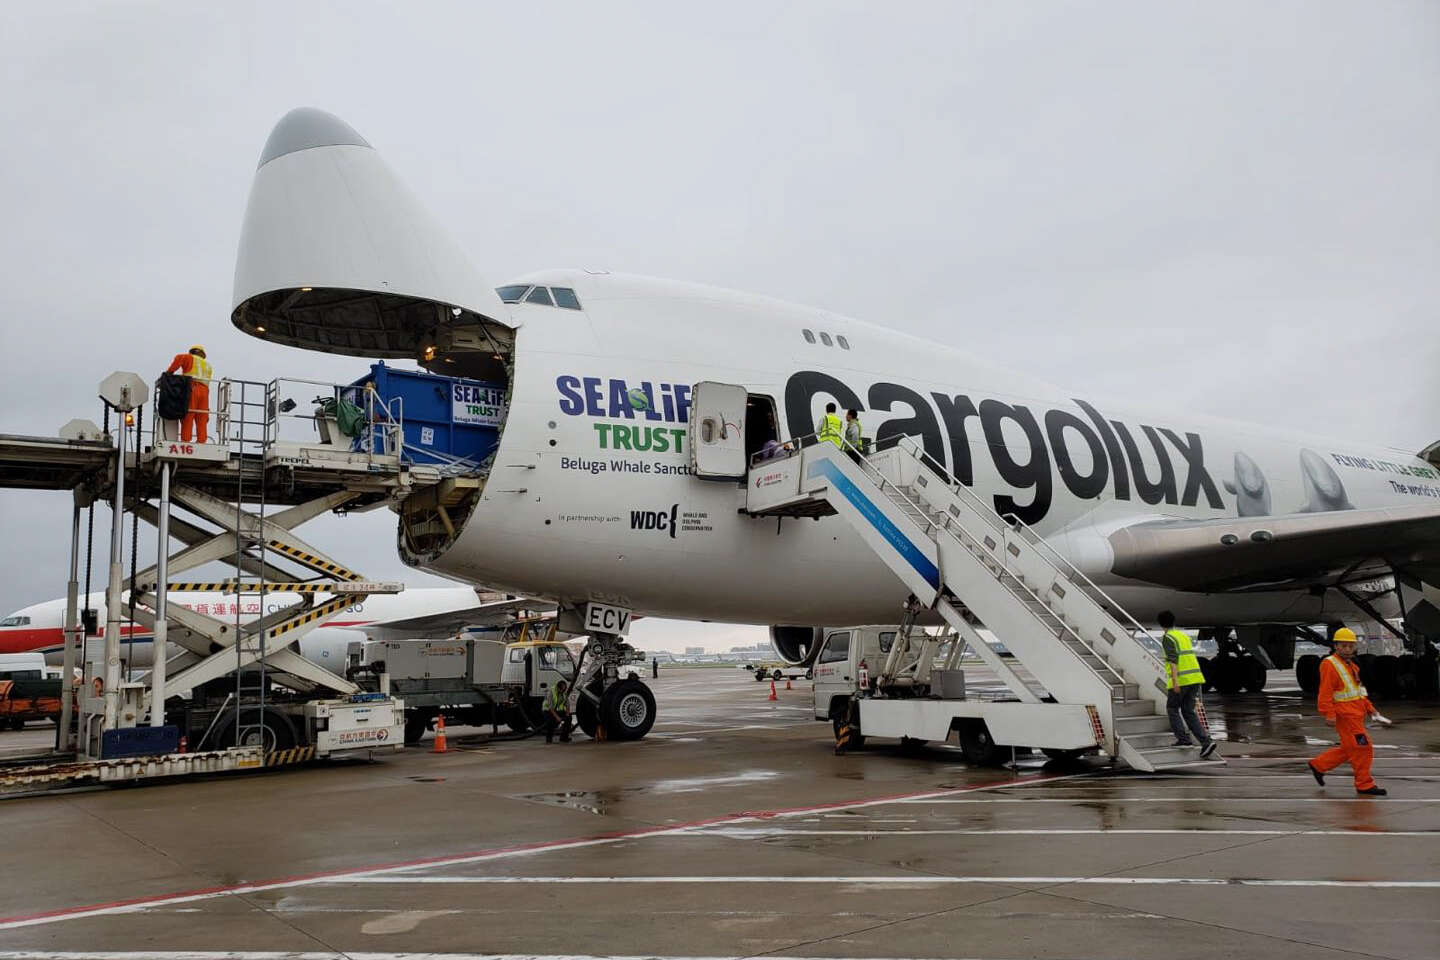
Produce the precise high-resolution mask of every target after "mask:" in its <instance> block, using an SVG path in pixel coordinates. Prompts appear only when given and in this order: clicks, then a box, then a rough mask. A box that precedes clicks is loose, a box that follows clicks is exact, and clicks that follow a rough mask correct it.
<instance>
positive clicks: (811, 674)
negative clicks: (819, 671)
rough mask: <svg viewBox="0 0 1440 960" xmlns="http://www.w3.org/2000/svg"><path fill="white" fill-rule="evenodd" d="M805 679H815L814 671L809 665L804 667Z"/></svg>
mask: <svg viewBox="0 0 1440 960" xmlns="http://www.w3.org/2000/svg"><path fill="white" fill-rule="evenodd" d="M805 679H806V680H814V679H815V671H814V669H812V668H810V667H806V668H805Z"/></svg>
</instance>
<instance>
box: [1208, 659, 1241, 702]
mask: <svg viewBox="0 0 1440 960" xmlns="http://www.w3.org/2000/svg"><path fill="white" fill-rule="evenodd" d="M1243 681H1244V674H1243V673H1242V672H1241V670H1240V662H1239V661H1238V660H1237V659H1236V658H1234V657H1216V658H1215V680H1214V683H1215V692H1216V693H1219V694H1220V695H1221V696H1225V697H1228V696H1231V695H1233V694H1237V693H1239V692H1240V687H1241V686H1242V684H1243Z"/></svg>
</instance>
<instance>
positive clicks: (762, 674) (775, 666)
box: [750, 660, 813, 683]
mask: <svg viewBox="0 0 1440 960" xmlns="http://www.w3.org/2000/svg"><path fill="white" fill-rule="evenodd" d="M750 669H751V671H752V672H754V674H755V681H756V682H757V683H763V682H765V681H766V680H809V679H811V677H812V676H813V672H812V670H811V669H810V668H809V667H806V666H797V665H796V664H793V663H785V662H784V661H782V660H766V661H764V662H763V663H757V664H754V665H753V666H752V667H751V668H750Z"/></svg>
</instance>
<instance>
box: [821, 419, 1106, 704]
mask: <svg viewBox="0 0 1440 960" xmlns="http://www.w3.org/2000/svg"><path fill="white" fill-rule="evenodd" d="M904 440H912V442H913V438H910V436H903V438H900V442H899V443H897V445H896V449H904ZM838 449H841V450H842V452H845V450H848V452H854V453H857V458H855V462H857V465H860V466H861V471H863V472H870V474H874V475H876V476H878V478H880V482H878V484H877V486H878V489H880V492H881V494H884V492H886V485H888V486H890V488H891V489H893V491H894V492H896V494H897V495H899V497H900V499H903V501H904V502H906V505H909V507H913V508H914V510H916V511H919V512H920V515H922V517H924V522H926V527H927V530H926V534H929V533H930V530H943V531H945V533H948V534H950V537H953V538H955V541H956V543H959V544H960V545H962V547H965V548H966V550H969V547H968V545H966V544H965V541H963V540H962V538H960V537H959V535H958V534H956V528H958V530H959V533H962V534H965V537H968V538H969V540H971V543H973V544H975V545H976V548H981V545H979V544H981V540H979V538H978V537H976V535H975V534H972V533H971V531H969V528H966V527H965V524H962V522H959V521H958V520H956V518H955V517H953V515H949V514H948V515H946V517H945V522H943V524H936V522H935V521H933V520H930V514H929V511H926V508H924V507H922V505H920V504H916V502H914V501H913V499H910V497H909V495H907V494H906V492H904V489H901V488H900V485H899V484H894V482H891V481H890V478H887V476H886V475H884V474H883V472H881V471H880V468H878V466H876V465H874V463H871V462H870V459H868V458H867V456H865V455H864V453H863V452H861V450H860V449H858V448H857V446H855V445H854V443H850V442H848V440H845V439H844V438H841V440H840V448H838ZM910 452H912V453H914V450H913V449H912V450H910ZM920 453H922V456H924V453H923V450H920ZM922 462H923V461H922ZM930 462H932V463H933V462H935V461H933V459H932V461H930ZM966 492H968V491H966ZM969 497H971V499H973V501H975V502H976V504H978V505H981V507H984V504H981V502H979V498H976V497H975V495H973V494H969ZM986 511H988V512H989V515H994V517H996V520H999V517H998V514H995V511H994V510H991V508H988V507H984V510H976V511H975V512H976V514H979V517H981V518H982V520H988V517H986ZM996 531H999V534H1001V535H1002V537H1005V535H1008V534H1007V525H1005V524H1004V521H1001V522H999V525H998V527H996ZM1001 564H1004V567H1002V569H1005V570H1007V571H1009V563H1008V561H1007V560H1004V558H1001ZM1011 576H1014V573H1011ZM998 579H999V577H996V580H998ZM1015 581H1017V583H1018V584H1020V586H1021V589H1024V592H1025V593H1027V594H1030V597H1031V599H1034V600H1035V602H1037V603H1040V604H1041V606H1045V607H1047V609H1048V604H1047V603H1045V602H1044V600H1041V599H1040V594H1037V593H1035V592H1034V590H1031V589H1030V584H1027V583H1025V581H1024V580H1020V579H1018V577H1017V579H1015ZM952 593H953V592H952ZM1027 610H1028V612H1030V615H1031V617H1034V619H1035V622H1037V623H1041V625H1043V626H1044V623H1043V622H1041V620H1040V617H1038V616H1037V615H1035V612H1034V610H1030V609H1028V607H1027ZM1056 620H1057V622H1058V623H1060V628H1061V630H1064V632H1066V633H1068V635H1070V636H1073V638H1074V639H1076V642H1077V643H1080V646H1083V648H1084V649H1086V651H1087V652H1089V653H1090V655H1092V656H1094V658H1096V659H1097V661H1100V668H1102V669H1096V668H1093V666H1090V665H1089V664H1086V668H1087V669H1089V671H1090V672H1092V674H1096V676H1099V678H1100V679H1104V676H1103V674H1109V675H1110V676H1113V678H1115V679H1116V681H1117V682H1119V684H1120V698H1122V701H1125V699H1129V698H1128V697H1125V684H1126V682H1128V681H1126V679H1125V675H1123V674H1120V671H1117V669H1115V668H1113V666H1110V662H1109V661H1107V659H1106V658H1104V656H1102V655H1100V652H1099V651H1096V649H1094V648H1093V646H1090V643H1089V642H1087V640H1086V639H1084V638H1083V636H1080V635H1079V633H1076V630H1074V628H1071V626H1070V625H1068V623H1066V622H1064V620H1061V619H1060V617H1058V616H1057V617H1056ZM1057 639H1058V638H1057ZM1104 682H1106V684H1109V682H1110V681H1104Z"/></svg>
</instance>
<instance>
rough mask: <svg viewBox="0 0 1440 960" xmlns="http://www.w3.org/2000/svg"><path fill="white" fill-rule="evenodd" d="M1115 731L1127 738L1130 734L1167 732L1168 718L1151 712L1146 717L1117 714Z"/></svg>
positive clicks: (1168, 730)
mask: <svg viewBox="0 0 1440 960" xmlns="http://www.w3.org/2000/svg"><path fill="white" fill-rule="evenodd" d="M1140 702H1141V703H1146V702H1147V701H1144V700H1142V701H1140ZM1126 706H1129V704H1126ZM1115 732H1116V733H1118V734H1120V736H1122V737H1125V738H1126V739H1127V740H1128V739H1129V738H1130V737H1131V736H1132V735H1133V736H1139V735H1140V734H1145V733H1169V732H1170V718H1169V717H1162V716H1155V715H1153V714H1152V715H1150V716H1147V717H1140V716H1136V717H1121V716H1117V717H1116V718H1115Z"/></svg>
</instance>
